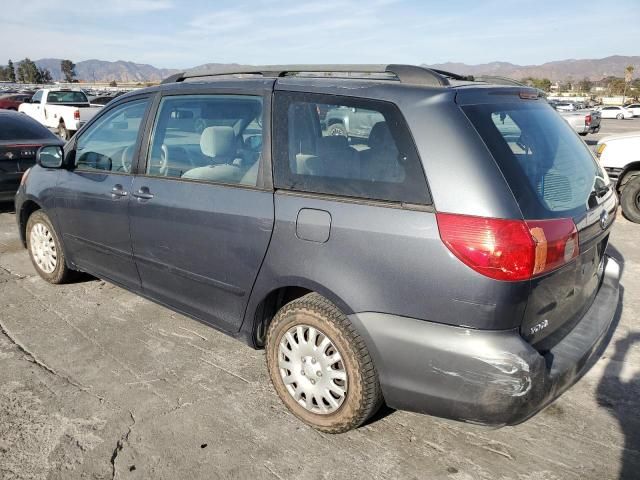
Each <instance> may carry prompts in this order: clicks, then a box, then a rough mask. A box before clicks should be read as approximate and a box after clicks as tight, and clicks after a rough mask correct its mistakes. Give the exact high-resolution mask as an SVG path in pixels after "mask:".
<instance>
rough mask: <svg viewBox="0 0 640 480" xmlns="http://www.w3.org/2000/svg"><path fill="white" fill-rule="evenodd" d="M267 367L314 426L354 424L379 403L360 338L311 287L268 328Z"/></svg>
mask: <svg viewBox="0 0 640 480" xmlns="http://www.w3.org/2000/svg"><path fill="white" fill-rule="evenodd" d="M266 350H267V352H266V353H267V368H268V370H269V375H270V377H271V381H272V382H273V385H274V387H275V390H276V392H277V393H278V395H279V396H280V399H281V400H282V401H283V402H284V404H285V405H286V406H287V408H288V409H289V410H290V411H291V412H292V413H293V414H294V415H295V416H296V417H298V418H299V419H300V420H302V421H303V422H305V423H307V424H308V425H310V426H312V427H313V428H316V429H317V430H320V431H323V432H327V433H342V432H346V431H348V430H351V429H353V428H356V427H358V426H360V425H362V423H364V422H365V421H366V420H367V419H368V418H369V417H370V416H371V415H373V414H374V413H375V412H376V411H377V410H378V408H379V407H380V405H381V404H382V394H381V391H380V383H379V382H378V375H377V373H376V370H375V367H374V365H373V361H372V359H371V357H370V355H369V352H368V350H367V347H366V345H365V343H364V340H363V339H362V337H360V335H358V333H357V332H356V330H355V329H354V328H353V325H351V322H349V319H348V318H347V317H346V316H345V315H344V314H343V313H342V312H341V311H340V310H339V309H338V308H337V307H336V306H335V305H333V304H332V303H331V302H329V301H328V300H327V299H325V298H324V297H322V296H321V295H318V294H316V293H310V294H308V295H305V296H304V297H302V298H299V299H297V300H294V301H293V302H291V303H289V304H287V305H285V306H284V307H282V309H280V311H279V312H278V313H277V314H276V316H275V318H274V319H273V321H272V322H271V324H270V325H269V330H268V332H267V342H266Z"/></svg>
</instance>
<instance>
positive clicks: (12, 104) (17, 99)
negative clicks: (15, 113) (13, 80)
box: [0, 93, 31, 110]
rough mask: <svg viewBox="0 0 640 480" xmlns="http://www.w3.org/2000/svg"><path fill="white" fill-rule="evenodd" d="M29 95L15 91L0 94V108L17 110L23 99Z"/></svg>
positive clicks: (28, 97)
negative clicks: (14, 92) (13, 92)
mask: <svg viewBox="0 0 640 480" xmlns="http://www.w3.org/2000/svg"><path fill="white" fill-rule="evenodd" d="M30 98H31V95H24V94H21V93H16V94H12V95H2V96H1V97H0V109H4V110H18V107H19V106H20V105H21V104H22V103H23V102H25V101H27V100H29V99H30Z"/></svg>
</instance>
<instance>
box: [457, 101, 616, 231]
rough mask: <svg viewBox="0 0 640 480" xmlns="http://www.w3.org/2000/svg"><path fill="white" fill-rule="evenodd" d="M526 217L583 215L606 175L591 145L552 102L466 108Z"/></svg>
mask: <svg viewBox="0 0 640 480" xmlns="http://www.w3.org/2000/svg"><path fill="white" fill-rule="evenodd" d="M463 110H464V112H465V114H466V115H467V116H468V118H469V119H470V120H471V122H472V123H473V125H474V126H475V128H476V130H477V131H478V133H479V134H480V136H481V137H482V138H483V140H484V142H485V144H486V145H487V147H488V148H489V150H490V151H491V153H492V155H493V157H494V158H495V160H496V162H497V163H498V166H499V168H500V170H501V171H502V173H503V175H504V177H505V179H506V180H507V182H508V183H509V186H510V187H511V190H512V191H513V193H514V196H515V197H516V199H517V201H518V203H519V205H520V209H521V210H522V213H523V215H524V216H525V218H529V219H538V218H553V217H569V216H575V215H580V214H581V213H584V212H585V211H586V210H588V208H589V207H588V204H589V198H590V195H591V192H593V191H594V189H596V187H597V188H600V187H601V186H602V185H604V184H605V183H606V175H605V174H604V172H602V170H601V168H600V167H599V166H598V164H597V162H596V161H595V159H594V157H593V155H592V154H591V152H590V151H589V149H588V147H587V146H586V145H585V144H584V143H583V142H582V140H580V138H579V137H578V136H577V135H576V134H575V133H574V132H573V130H572V129H571V127H569V125H568V124H567V123H566V122H565V121H564V120H563V119H562V118H561V117H560V116H559V115H558V114H557V113H555V112H554V111H553V110H552V109H551V108H550V107H549V106H547V105H545V104H542V103H534V102H531V103H529V102H527V101H523V102H509V103H504V104H480V105H468V106H464V107H463Z"/></svg>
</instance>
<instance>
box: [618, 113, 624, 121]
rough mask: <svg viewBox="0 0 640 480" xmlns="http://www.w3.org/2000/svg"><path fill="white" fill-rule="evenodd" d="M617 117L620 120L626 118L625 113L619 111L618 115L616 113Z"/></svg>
mask: <svg viewBox="0 0 640 480" xmlns="http://www.w3.org/2000/svg"><path fill="white" fill-rule="evenodd" d="M616 118H617V119H618V120H624V115H623V114H621V113H619V114H618V115H616Z"/></svg>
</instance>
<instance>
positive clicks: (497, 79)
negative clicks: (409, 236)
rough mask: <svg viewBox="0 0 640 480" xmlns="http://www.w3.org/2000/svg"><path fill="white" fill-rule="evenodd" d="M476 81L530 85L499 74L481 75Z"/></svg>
mask: <svg viewBox="0 0 640 480" xmlns="http://www.w3.org/2000/svg"><path fill="white" fill-rule="evenodd" d="M476 81H478V82H485V83H493V84H494V85H513V86H515V87H528V85H525V84H524V83H522V82H519V81H517V80H514V79H513V78H509V77H500V76H498V75H480V76H479V77H476Z"/></svg>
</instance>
